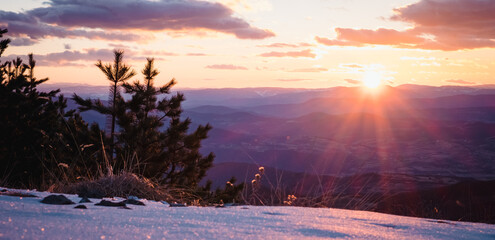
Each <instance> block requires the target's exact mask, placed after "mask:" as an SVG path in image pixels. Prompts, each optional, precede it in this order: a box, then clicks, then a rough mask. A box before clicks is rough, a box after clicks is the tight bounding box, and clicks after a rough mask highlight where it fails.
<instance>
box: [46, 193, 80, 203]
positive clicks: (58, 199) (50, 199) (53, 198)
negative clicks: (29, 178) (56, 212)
mask: <svg viewBox="0 0 495 240" xmlns="http://www.w3.org/2000/svg"><path fill="white" fill-rule="evenodd" d="M41 202H42V203H45V204H55V205H66V204H74V202H73V201H71V200H70V199H68V198H67V197H66V196H64V195H49V196H47V197H45V198H43V200H41Z"/></svg>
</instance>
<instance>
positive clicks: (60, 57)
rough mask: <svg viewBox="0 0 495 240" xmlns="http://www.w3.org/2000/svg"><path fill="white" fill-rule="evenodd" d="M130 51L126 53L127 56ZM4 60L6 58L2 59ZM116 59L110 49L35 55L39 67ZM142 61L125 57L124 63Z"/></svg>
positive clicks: (85, 63)
mask: <svg viewBox="0 0 495 240" xmlns="http://www.w3.org/2000/svg"><path fill="white" fill-rule="evenodd" d="M128 52H129V51H126V54H127V53H128ZM16 57H17V55H9V56H6V57H5V59H14V58H16ZM2 58H4V57H2ZM21 58H22V59H23V60H24V61H27V56H21ZM113 58H114V53H113V50H108V49H85V50H83V51H76V50H74V51H70V50H66V51H63V52H56V53H49V54H44V55H39V54H35V55H34V60H36V65H37V66H87V65H88V62H93V63H94V62H96V61H97V60H102V61H104V62H110V61H112V60H113ZM135 59H139V60H142V59H143V58H142V57H132V58H128V57H124V61H127V60H135Z"/></svg>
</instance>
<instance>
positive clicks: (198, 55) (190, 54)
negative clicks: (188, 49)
mask: <svg viewBox="0 0 495 240" xmlns="http://www.w3.org/2000/svg"><path fill="white" fill-rule="evenodd" d="M187 56H192V57H203V56H208V54H206V53H188V54H187Z"/></svg>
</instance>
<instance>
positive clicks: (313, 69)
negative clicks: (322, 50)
mask: <svg viewBox="0 0 495 240" xmlns="http://www.w3.org/2000/svg"><path fill="white" fill-rule="evenodd" d="M326 71H328V69H326V68H322V67H313V68H298V69H293V70H290V71H289V72H326Z"/></svg>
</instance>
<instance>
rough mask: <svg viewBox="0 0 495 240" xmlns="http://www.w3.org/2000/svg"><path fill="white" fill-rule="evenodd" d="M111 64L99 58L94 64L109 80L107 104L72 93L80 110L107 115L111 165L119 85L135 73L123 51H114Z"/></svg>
mask: <svg viewBox="0 0 495 240" xmlns="http://www.w3.org/2000/svg"><path fill="white" fill-rule="evenodd" d="M114 57H115V58H114V62H113V65H112V64H110V63H107V64H104V63H103V62H102V61H101V60H98V62H97V63H96V66H97V67H98V68H99V69H100V70H101V71H102V72H103V73H104V74H105V76H106V77H107V79H108V80H109V81H110V82H111V85H110V89H109V98H108V106H104V105H103V103H102V102H101V101H100V100H96V101H91V100H90V99H86V100H84V99H82V98H81V97H79V96H78V95H77V94H74V96H73V99H74V100H75V101H76V102H77V103H78V104H79V105H80V106H81V107H80V109H81V110H82V111H86V110H96V111H98V112H99V113H102V114H105V115H108V116H109V118H110V119H109V121H110V149H109V150H108V156H109V158H110V162H111V164H112V165H115V164H116V161H114V149H115V123H116V120H117V112H118V111H119V110H118V109H117V102H118V101H122V99H121V98H122V96H121V95H120V91H119V86H120V85H121V84H123V83H125V82H126V81H127V80H129V79H131V78H132V77H133V76H134V75H136V73H135V72H134V70H132V69H131V68H130V67H129V66H128V65H126V64H125V63H124V62H123V58H124V51H123V50H115V51H114Z"/></svg>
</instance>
